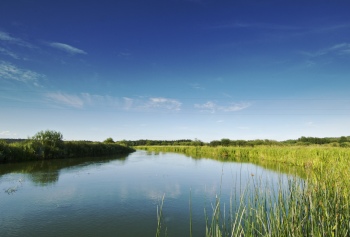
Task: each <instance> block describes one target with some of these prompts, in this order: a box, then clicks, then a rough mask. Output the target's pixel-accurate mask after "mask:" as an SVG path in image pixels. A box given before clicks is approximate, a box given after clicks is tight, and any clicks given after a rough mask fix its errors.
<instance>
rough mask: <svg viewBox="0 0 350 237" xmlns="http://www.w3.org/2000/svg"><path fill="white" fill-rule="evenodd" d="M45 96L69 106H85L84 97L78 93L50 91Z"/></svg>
mask: <svg viewBox="0 0 350 237" xmlns="http://www.w3.org/2000/svg"><path fill="white" fill-rule="evenodd" d="M45 96H46V98H48V99H49V100H50V101H52V102H55V103H58V104H63V105H66V106H69V107H74V108H83V106H84V101H83V99H82V98H80V97H79V96H77V95H69V94H66V93H61V92H50V93H47V94H46V95H45Z"/></svg>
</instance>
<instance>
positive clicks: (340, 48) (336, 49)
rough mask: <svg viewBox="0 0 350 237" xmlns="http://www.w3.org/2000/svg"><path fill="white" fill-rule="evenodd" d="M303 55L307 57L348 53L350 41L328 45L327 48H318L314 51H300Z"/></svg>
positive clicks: (349, 52)
mask: <svg viewBox="0 0 350 237" xmlns="http://www.w3.org/2000/svg"><path fill="white" fill-rule="evenodd" d="M302 53H303V54H304V55H306V56H309V57H320V56H323V55H328V54H337V55H344V54H349V55H350V43H340V44H335V45H333V46H330V47H328V48H324V49H320V50H318V51H316V52H302Z"/></svg>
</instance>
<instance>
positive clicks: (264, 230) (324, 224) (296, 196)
mask: <svg viewBox="0 0 350 237" xmlns="http://www.w3.org/2000/svg"><path fill="white" fill-rule="evenodd" d="M244 195H245V194H243V195H241V197H240V202H239V205H238V207H237V208H234V207H233V206H232V203H231V201H230V208H229V210H228V211H229V213H230V214H229V217H228V218H227V217H226V216H225V213H226V212H227V210H225V209H226V208H225V205H223V204H222V203H221V201H220V198H219V197H217V198H216V202H215V205H213V214H212V216H211V218H210V221H208V219H209V218H208V217H207V218H206V236H207V237H219V236H220V237H221V236H349V234H350V232H349V230H350V207H349V204H350V203H349V198H348V196H347V195H346V193H344V192H343V191H342V190H341V189H340V187H339V186H337V185H331V184H329V186H325V184H324V183H321V182H310V183H308V182H306V181H303V180H300V179H291V180H289V181H288V184H287V189H283V187H282V184H280V186H279V188H278V192H277V194H275V193H273V192H269V190H265V189H262V188H261V187H260V186H257V187H256V188H254V189H253V191H252V192H251V193H250V194H249V197H248V199H245V198H244ZM244 200H245V201H244ZM222 205H223V207H222Z"/></svg>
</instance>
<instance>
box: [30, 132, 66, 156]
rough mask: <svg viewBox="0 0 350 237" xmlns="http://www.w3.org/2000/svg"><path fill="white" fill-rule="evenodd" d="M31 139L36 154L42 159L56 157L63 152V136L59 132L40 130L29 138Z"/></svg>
mask: <svg viewBox="0 0 350 237" xmlns="http://www.w3.org/2000/svg"><path fill="white" fill-rule="evenodd" d="M31 141H32V146H33V147H34V150H35V152H36V154H37V155H39V156H40V157H42V158H44V159H46V158H57V157H59V156H60V155H61V153H62V152H63V150H62V147H63V136H62V133H60V132H56V131H52V130H46V131H40V132H38V133H36V134H35V135H34V136H33V137H32V138H31Z"/></svg>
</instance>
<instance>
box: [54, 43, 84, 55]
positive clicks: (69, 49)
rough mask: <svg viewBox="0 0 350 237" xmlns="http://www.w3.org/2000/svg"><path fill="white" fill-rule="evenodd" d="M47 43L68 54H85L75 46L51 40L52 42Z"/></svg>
mask: <svg viewBox="0 0 350 237" xmlns="http://www.w3.org/2000/svg"><path fill="white" fill-rule="evenodd" d="M49 45H50V46H51V47H53V48H56V49H60V50H63V51H65V52H67V53H70V54H87V53H86V52H85V51H84V50H81V49H78V48H75V47H73V46H71V45H68V44H63V43H58V42H52V43H49Z"/></svg>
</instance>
